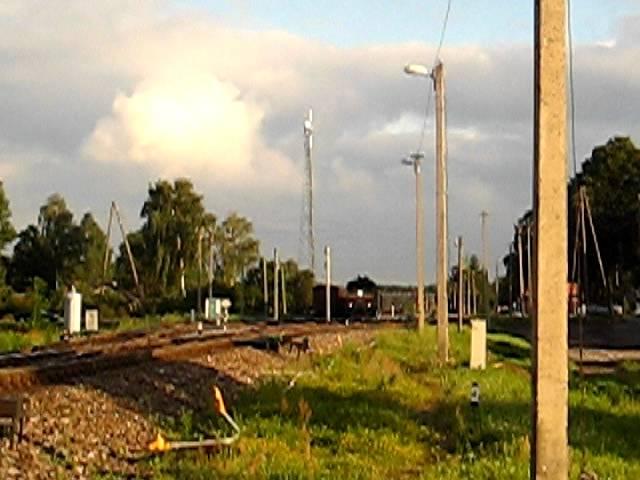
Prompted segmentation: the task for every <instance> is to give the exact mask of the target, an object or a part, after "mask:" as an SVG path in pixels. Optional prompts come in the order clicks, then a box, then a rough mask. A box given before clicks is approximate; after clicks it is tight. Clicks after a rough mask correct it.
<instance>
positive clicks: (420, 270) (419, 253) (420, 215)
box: [402, 152, 424, 332]
mask: <svg viewBox="0 0 640 480" xmlns="http://www.w3.org/2000/svg"><path fill="white" fill-rule="evenodd" d="M423 158H424V154H422V153H420V152H416V153H412V154H410V155H409V157H408V158H404V159H403V160H402V163H403V164H404V165H411V166H412V167H413V173H414V174H415V177H416V276H417V302H418V304H417V307H418V311H417V314H418V315H417V317H418V325H417V326H418V331H419V332H422V331H423V330H424V202H423V199H422V197H423V196H422V188H423V184H422V159H423Z"/></svg>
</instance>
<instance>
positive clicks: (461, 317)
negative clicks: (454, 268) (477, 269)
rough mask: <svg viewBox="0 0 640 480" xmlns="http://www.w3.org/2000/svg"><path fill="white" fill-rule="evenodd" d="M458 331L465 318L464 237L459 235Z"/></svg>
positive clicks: (460, 329)
mask: <svg viewBox="0 0 640 480" xmlns="http://www.w3.org/2000/svg"><path fill="white" fill-rule="evenodd" d="M457 246H458V331H459V332H461V331H462V322H463V320H464V267H463V266H462V249H463V245H462V237H461V236H460V237H458V242H457Z"/></svg>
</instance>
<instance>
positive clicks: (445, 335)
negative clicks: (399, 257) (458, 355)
mask: <svg viewBox="0 0 640 480" xmlns="http://www.w3.org/2000/svg"><path fill="white" fill-rule="evenodd" d="M432 75H433V83H434V87H435V91H436V157H437V158H436V195H437V198H436V231H437V234H436V236H437V244H438V258H437V263H438V267H437V282H436V283H437V295H438V300H437V302H438V314H437V318H438V359H439V360H440V363H446V362H447V360H448V358H449V312H448V310H449V309H448V302H447V269H448V263H449V262H448V258H447V131H446V128H447V125H446V107H445V82H444V66H443V65H442V62H440V63H438V64H437V65H436V66H435V67H434V69H433V74H432Z"/></svg>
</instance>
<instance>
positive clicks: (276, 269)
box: [273, 248, 280, 322]
mask: <svg viewBox="0 0 640 480" xmlns="http://www.w3.org/2000/svg"><path fill="white" fill-rule="evenodd" d="M279 270H280V264H279V263H278V249H277V248H274V249H273V319H274V320H275V321H276V322H277V321H279V320H280V316H279V314H278V272H279Z"/></svg>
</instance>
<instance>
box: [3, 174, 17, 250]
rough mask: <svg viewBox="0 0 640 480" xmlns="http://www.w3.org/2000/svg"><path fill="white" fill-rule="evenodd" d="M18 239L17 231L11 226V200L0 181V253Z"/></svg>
mask: <svg viewBox="0 0 640 480" xmlns="http://www.w3.org/2000/svg"><path fill="white" fill-rule="evenodd" d="M15 238H16V231H15V229H14V228H13V225H12V224H11V208H10V207H9V199H8V198H7V196H6V195H5V193H4V186H3V184H2V181H0V251H2V250H4V248H5V247H6V246H7V244H9V243H10V242H12V241H13V240H14V239H15Z"/></svg>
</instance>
